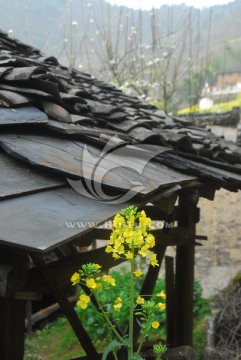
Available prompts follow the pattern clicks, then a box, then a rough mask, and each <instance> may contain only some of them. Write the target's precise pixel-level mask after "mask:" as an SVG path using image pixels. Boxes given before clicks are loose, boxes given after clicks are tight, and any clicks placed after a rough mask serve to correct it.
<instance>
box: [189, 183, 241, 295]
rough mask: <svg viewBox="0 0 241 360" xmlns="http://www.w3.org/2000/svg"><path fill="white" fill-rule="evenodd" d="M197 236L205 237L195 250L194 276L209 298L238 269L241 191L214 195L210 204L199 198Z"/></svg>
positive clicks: (240, 254) (240, 236)
mask: <svg viewBox="0 0 241 360" xmlns="http://www.w3.org/2000/svg"><path fill="white" fill-rule="evenodd" d="M198 206H199V207H200V208H201V220H200V223H199V224H198V226H197V234H198V235H207V236H208V241H203V242H202V243H203V246H202V247H196V268H195V276H196V278H197V279H199V280H200V282H201V285H202V287H203V295H204V296H210V295H213V294H215V293H216V292H217V291H218V290H220V289H222V288H224V287H225V286H227V284H228V283H229V281H230V279H231V278H232V277H233V276H234V275H235V274H236V273H237V272H238V271H240V270H241V221H240V217H241V191H239V192H238V193H231V192H228V191H226V190H224V189H222V190H219V191H217V192H216V196H215V199H214V201H209V200H206V199H203V198H201V199H200V201H199V204H198Z"/></svg>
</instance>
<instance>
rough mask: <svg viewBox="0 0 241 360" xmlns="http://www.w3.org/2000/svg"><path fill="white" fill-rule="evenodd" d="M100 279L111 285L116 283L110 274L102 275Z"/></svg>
mask: <svg viewBox="0 0 241 360" xmlns="http://www.w3.org/2000/svg"><path fill="white" fill-rule="evenodd" d="M102 280H103V281H105V282H107V283H108V284H110V285H112V286H115V285H116V283H115V279H114V278H113V276H111V275H103V276H102Z"/></svg>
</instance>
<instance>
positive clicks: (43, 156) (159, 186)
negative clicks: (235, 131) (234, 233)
mask: <svg viewBox="0 0 241 360" xmlns="http://www.w3.org/2000/svg"><path fill="white" fill-rule="evenodd" d="M86 154H87V155H88V156H87V157H86ZM103 154H104V155H103ZM152 156H153V157H152ZM151 157H152V158H151ZM150 158H151V159H150ZM98 159H100V160H101V161H99V160H98ZM145 165H146V166H145ZM0 166H1V173H0V181H1V182H0V199H1V200H2V203H1V204H0V218H1V219H2V224H3V223H4V224H5V225H4V229H2V230H1V231H2V233H1V231H0V239H1V241H3V242H4V241H5V242H7V241H9V243H11V244H18V245H19V243H20V245H21V241H23V242H24V241H25V245H24V246H28V243H26V241H29V242H31V236H30V235H31V231H32V232H35V234H36V232H38V231H41V229H43V226H45V225H44V223H43V222H42V223H38V224H36V217H37V219H38V220H39V216H40V213H41V211H42V210H41V209H43V207H44V205H43V204H48V205H46V208H48V206H49V208H51V210H49V214H50V217H51V216H53V218H51V220H52V221H53V223H54V221H56V218H58V217H60V218H61V216H62V215H60V214H59V211H60V208H61V206H63V204H61V201H60V202H58V201H59V198H58V201H57V202H56V203H55V202H54V201H55V200H56V197H61V196H62V198H65V196H66V199H67V200H66V199H65V200H66V201H65V205H66V203H68V204H71V202H74V201H77V200H76V199H77V198H78V196H79V195H78V193H77V192H75V191H74V190H73V189H72V188H71V187H70V185H69V182H67V180H66V178H68V179H72V180H73V181H76V180H77V179H84V180H85V185H86V187H87V188H89V189H92V188H91V187H90V186H93V184H94V185H96V184H98V183H99V184H101V185H103V187H104V191H105V192H106V193H107V194H108V195H111V196H113V195H118V196H120V195H121V196H123V195H124V194H125V193H127V192H128V191H131V192H132V194H133V195H135V199H137V202H138V201H140V202H143V203H146V202H148V201H150V200H152V199H157V198H159V197H161V196H163V195H165V194H167V192H168V193H170V192H176V191H178V190H179V189H181V188H183V187H187V186H194V185H195V186H197V185H200V184H201V185H202V184H204V185H208V186H213V187H215V188H219V187H225V188H227V189H229V190H232V191H237V190H238V189H240V187H241V149H240V147H238V146H236V145H235V144H234V143H232V142H227V141H224V140H223V139H221V138H217V137H216V136H215V135H213V134H212V133H211V132H208V131H206V130H205V129H203V128H199V127H197V126H195V124H193V123H192V122H190V121H187V120H185V119H181V118H177V117H174V116H168V115H166V114H165V113H164V112H163V111H161V110H159V109H157V108H155V107H153V106H151V105H149V104H147V103H144V102H142V101H140V100H139V99H137V98H135V97H132V96H127V95H125V94H124V93H123V92H121V91H120V90H118V89H117V88H116V87H114V86H113V85H110V84H107V83H105V82H103V81H100V80H98V79H96V78H93V77H92V76H91V75H89V74H85V73H83V72H80V71H78V70H76V69H72V70H71V69H68V68H66V67H64V66H62V65H61V64H59V63H58V61H57V59H56V58H54V57H46V56H44V55H43V54H42V53H41V52H40V51H39V50H37V49H35V48H33V47H31V46H28V45H25V44H22V43H20V42H19V41H17V40H15V39H12V38H9V37H8V35H7V34H5V33H3V32H0ZM139 169H144V170H143V171H142V172H141V173H140V171H139ZM70 183H71V180H70ZM71 184H72V186H73V187H75V182H72V183H71ZM60 189H62V190H60ZM61 191H62V192H63V194H64V195H63V194H62V195H61V196H60V195H59V194H60V193H61ZM89 192H90V198H89V199H88V198H87V197H81V199H82V205H81V206H82V208H79V207H78V206H80V205H78V206H77V203H76V204H75V205H76V206H77V207H78V212H79V214H80V213H81V211H82V215H83V214H85V212H86V211H85V210H86V209H87V208H88V207H90V208H91V206H92V207H93V209H94V208H95V207H96V209H97V213H98V217H94V218H93V219H92V220H97V219H98V222H99V221H104V220H106V219H107V218H108V217H110V216H112V215H113V214H114V213H115V212H116V211H117V210H118V209H120V208H122V207H123V204H120V203H118V201H117V203H116V204H115V205H113V204H112V205H110V204H108V202H106V203H101V202H98V200H100V199H95V198H94V197H93V194H92V193H91V191H89ZM50 199H52V200H51V201H52V202H51V201H50ZM54 199H55V200H54ZM133 201H134V200H133ZM31 202H32V208H31V211H30V210H29V209H30V208H28V211H27V210H26V211H27V212H26V213H25V215H24V214H23V212H22V211H20V210H19V208H18V207H16V205H17V204H18V206H19V207H20V208H21V206H25V208H26V207H28V205H29V203H31ZM21 204H22V205H21ZM34 204H35V205H34ZM41 206H42V207H41ZM35 207H38V211H39V212H36V214H33V209H35ZM49 208H48V209H49ZM98 209H99V210H98ZM29 211H30V212H29ZM61 211H62V210H61ZM65 211H66V212H65V214H66V213H68V212H70V213H71V211H72V210H71V209H69V208H68V209H65ZM98 211H99V212H98ZM6 214H7V215H6ZM26 214H27V215H26ZM76 214H77V212H76ZM42 215H43V221H44V219H45V218H44V216H47V215H46V213H43V214H42ZM7 216H10V217H11V218H12V219H19V220H18V221H19V223H20V222H21V224H23V223H24V222H26V221H28V220H27V219H28V218H31V219H32V220H31V221H33V225H31V226H29V225H28V226H29V227H28V229H27V230H26V228H25V230H24V231H23V233H22V240H21V239H20V240H18V239H17V236H15V237H16V238H15V237H14V235H13V234H10V232H11V231H13V230H11V226H10V225H6V221H7V219H8V217H7ZM34 216H35V217H34ZM63 216H64V215H63ZM89 216H90V215H89ZM96 216H97V215H96ZM73 217H74V215H73ZM63 218H64V217H63ZM71 219H73V218H71ZM86 219H87V218H86ZM88 220H91V216H90V217H89V218H88ZM46 221H47V220H46ZM48 221H49V220H48ZM53 223H52V226H53V229H52V231H53V232H54V231H55V230H56V228H55V226H56V227H57V223H56V224H55V225H53ZM16 229H17V225H16ZM47 229H48V230H49V228H48V227H46V232H47ZM27 231H29V240H26V237H28V236H27V235H26V232H27ZM42 231H43V230H42ZM49 231H50V230H49ZM79 232H80V231H79ZM77 233H78V231H75V232H74V233H73V234H72V233H71V234H68V239H71V238H73V237H75V236H77ZM9 234H10V235H9ZM18 236H20V238H21V232H20V234H18ZM36 236H37V237H38V235H36ZM58 236H59V237H55V239H53V242H52V243H51V244H50V245H48V246H45V245H43V246H42V245H39V249H42V250H45V249H47V248H49V247H51V246H55V245H56V244H57V243H58V241H60V242H63V241H64V239H66V238H67V237H66V236H67V235H65V234H58ZM43 237H44V235H43V234H41V239H42V240H41V239H38V241H39V244H41V241H43ZM50 237H51V236H50ZM13 238H14V239H13ZM24 239H25V240H24ZM29 246H30V247H34V246H33V244H32V245H29ZM41 246H42V247H41ZM37 247H38V246H37V245H36V248H37Z"/></svg>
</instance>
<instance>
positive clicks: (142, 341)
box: [136, 336, 145, 355]
mask: <svg viewBox="0 0 241 360" xmlns="http://www.w3.org/2000/svg"><path fill="white" fill-rule="evenodd" d="M144 340H145V336H142V337H141V341H140V344H139V346H138V349H137V352H136V355H139V354H140V351H141V348H142V345H143V343H144Z"/></svg>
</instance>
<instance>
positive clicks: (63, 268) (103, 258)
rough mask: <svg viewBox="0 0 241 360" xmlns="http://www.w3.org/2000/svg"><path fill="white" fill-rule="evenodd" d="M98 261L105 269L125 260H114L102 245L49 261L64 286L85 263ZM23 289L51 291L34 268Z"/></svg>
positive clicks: (42, 291)
mask: <svg viewBox="0 0 241 360" xmlns="http://www.w3.org/2000/svg"><path fill="white" fill-rule="evenodd" d="M96 261H98V263H99V264H100V265H101V266H102V270H103V271H105V270H108V269H110V268H111V267H113V266H116V265H119V264H121V263H122V262H124V261H125V260H123V259H120V260H114V259H113V258H112V256H111V255H110V254H107V253H106V252H105V247H102V248H99V249H95V250H90V251H86V252H81V253H78V254H76V255H73V256H66V257H65V258H62V259H59V260H57V261H53V262H50V263H48V268H49V271H50V272H51V274H52V275H53V276H54V277H55V278H58V283H59V285H60V286H61V287H63V286H65V285H68V284H70V277H71V275H73V273H74V272H76V271H77V270H79V269H80V268H81V266H82V265H83V264H87V263H89V262H96ZM21 290H22V291H28V290H29V291H35V292H41V293H46V292H48V291H49V288H48V286H47V284H46V281H45V280H44V278H43V276H42V275H41V274H40V272H39V270H38V269H37V268H32V269H30V270H29V275H28V280H27V281H26V284H25V286H24V288H23V289H21Z"/></svg>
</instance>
